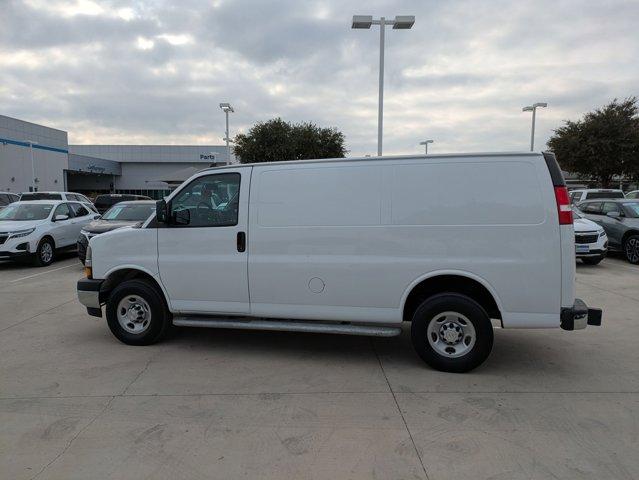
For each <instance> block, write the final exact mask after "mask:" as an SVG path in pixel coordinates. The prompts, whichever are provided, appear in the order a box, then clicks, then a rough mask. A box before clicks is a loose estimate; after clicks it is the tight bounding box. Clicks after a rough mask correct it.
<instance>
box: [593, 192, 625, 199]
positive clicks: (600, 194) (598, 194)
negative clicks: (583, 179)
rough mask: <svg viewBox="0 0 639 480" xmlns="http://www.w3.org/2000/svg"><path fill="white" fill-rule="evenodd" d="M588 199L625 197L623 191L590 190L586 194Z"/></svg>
mask: <svg viewBox="0 0 639 480" xmlns="http://www.w3.org/2000/svg"><path fill="white" fill-rule="evenodd" d="M586 198H587V199H588V200H590V199H592V198H624V196H623V193H622V192H588V193H587V194H586Z"/></svg>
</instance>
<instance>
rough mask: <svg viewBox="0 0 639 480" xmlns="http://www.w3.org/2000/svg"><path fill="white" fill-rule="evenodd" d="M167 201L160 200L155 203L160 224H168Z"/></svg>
mask: <svg viewBox="0 0 639 480" xmlns="http://www.w3.org/2000/svg"><path fill="white" fill-rule="evenodd" d="M168 217H169V216H168V214H167V208H166V200H164V199H162V200H158V201H157V202H155V218H156V220H157V221H158V222H159V223H168V222H167V218H168Z"/></svg>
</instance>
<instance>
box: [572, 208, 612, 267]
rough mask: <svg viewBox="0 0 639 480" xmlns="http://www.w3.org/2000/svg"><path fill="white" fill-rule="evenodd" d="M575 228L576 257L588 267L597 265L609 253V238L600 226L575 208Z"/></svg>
mask: <svg viewBox="0 0 639 480" xmlns="http://www.w3.org/2000/svg"><path fill="white" fill-rule="evenodd" d="M572 216H573V218H574V228H575V255H576V257H577V258H580V259H581V261H582V262H584V263H585V264H587V265H597V264H598V263H599V262H601V261H602V260H603V259H604V258H606V254H607V253H608V236H607V235H606V231H605V230H604V229H603V227H601V226H600V225H597V224H596V223H595V222H593V221H591V220H588V219H587V218H586V217H584V215H583V213H581V211H580V210H579V209H578V208H577V207H573V209H572Z"/></svg>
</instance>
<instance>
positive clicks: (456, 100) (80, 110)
mask: <svg viewBox="0 0 639 480" xmlns="http://www.w3.org/2000/svg"><path fill="white" fill-rule="evenodd" d="M69 3H71V4H72V3H73V2H67V1H56V0H49V1H46V2H45V1H44V0H24V1H22V2H19V1H17V0H7V1H6V2H3V7H2V8H3V13H2V16H0V113H2V114H6V115H10V116H15V117H18V118H22V119H25V120H30V121H36V122H40V123H43V124H46V125H51V126H54V127H57V128H61V129H64V130H67V131H69V137H70V141H72V142H96V143H111V142H123V143H145V142H147V143H205V142H206V143H208V142H220V143H221V138H222V136H223V134H222V132H223V115H222V114H221V112H220V111H219V109H218V108H217V104H218V103H219V102H220V101H227V100H228V101H231V102H233V104H234V106H235V107H236V113H235V114H233V116H232V129H233V130H234V131H238V130H246V129H248V128H249V127H250V126H251V125H252V124H253V123H254V122H256V121H260V120H266V119H268V118H271V117H273V116H282V117H283V118H285V119H289V120H292V121H313V122H316V123H318V124H320V125H326V126H335V127H337V128H339V129H341V130H342V131H343V132H344V133H345V135H346V139H347V142H348V148H349V149H350V150H351V151H352V153H353V154H356V155H359V154H367V153H374V152H375V151H376V122H377V117H376V114H377V61H378V42H379V36H378V30H376V29H373V30H370V31H366V30H359V31H357V30H351V29H350V28H349V27H350V17H351V15H353V14H357V13H364V14H366V13H371V14H374V15H380V14H386V15H388V14H389V13H392V14H415V15H416V17H417V22H416V24H415V27H414V28H413V29H412V30H410V31H393V30H389V31H388V34H387V39H386V67H387V70H386V90H385V94H386V95H385V98H386V102H385V153H389V154H390V153H407V152H413V151H419V149H420V147H419V146H418V143H419V141H420V140H423V139H424V138H434V139H435V141H436V143H435V145H433V146H432V151H433V152H437V151H440V152H442V151H469V150H515V149H524V148H526V145H527V142H528V134H529V128H530V125H529V122H530V118H529V116H528V115H526V114H523V113H521V107H522V106H523V105H525V104H528V103H530V102H533V101H548V102H549V104H550V107H549V108H548V109H546V110H544V111H542V112H540V115H539V122H538V132H539V134H538V138H537V144H538V145H540V146H541V145H543V143H544V142H545V141H546V140H547V138H548V136H549V135H550V133H551V131H552V129H553V128H556V127H557V126H559V125H560V124H561V121H562V120H564V119H566V118H576V117H578V116H580V115H582V114H583V113H584V112H586V111H588V110H590V109H592V108H595V107H597V106H600V105H602V104H604V103H606V102H608V101H610V100H611V99H612V98H614V97H625V96H629V95H635V94H638V93H639V92H637V85H639V63H637V61H636V58H637V56H638V54H639V37H638V36H637V35H636V33H635V29H636V26H635V22H634V19H635V18H637V17H638V15H639V5H638V4H637V3H635V2H622V1H618V2H615V1H613V2H596V1H580V0H572V1H565V2H556V1H540V2H534V3H532V2H510V1H497V0H495V1H486V2H481V3H480V2H473V1H456V2H437V1H429V2H421V1H420V2H418V1H414V2H411V1H398V2H392V4H391V3H387V2H381V1H372V2H367V5H366V6H365V7H362V6H361V5H360V4H361V2H356V1H354V0H353V1H351V0H346V1H337V0H332V1H319V0H318V1H309V2H307V1H304V2H300V1H293V0H284V1H277V2H263V1H261V0H236V1H222V0H220V1H215V2H209V1H197V0H186V1H181V2H179V3H178V2H172V1H170V0H165V1H153V2H151V1H144V0H143V1H139V2H126V1H123V0H112V1H101V2H97V3H99V7H96V8H95V9H94V10H95V11H89V12H83V13H81V14H77V15H76V14H74V12H73V11H72V10H71V9H69V8H67V7H68V4H69Z"/></svg>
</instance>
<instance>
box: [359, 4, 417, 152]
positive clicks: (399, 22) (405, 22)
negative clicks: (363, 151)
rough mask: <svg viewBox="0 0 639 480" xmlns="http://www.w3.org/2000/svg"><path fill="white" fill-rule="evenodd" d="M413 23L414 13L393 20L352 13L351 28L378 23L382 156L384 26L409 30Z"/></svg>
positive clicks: (378, 123)
mask: <svg viewBox="0 0 639 480" xmlns="http://www.w3.org/2000/svg"><path fill="white" fill-rule="evenodd" d="M414 24H415V16H414V15H397V16H395V19H394V20H387V19H386V17H380V18H379V19H374V18H373V16H372V15H353V23H352V24H351V28H354V29H370V28H371V27H372V26H373V25H379V101H378V110H377V155H378V156H380V157H381V156H382V132H383V130H384V27H385V26H386V25H392V26H393V29H394V30H409V29H411V28H412V27H413V25H414Z"/></svg>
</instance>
